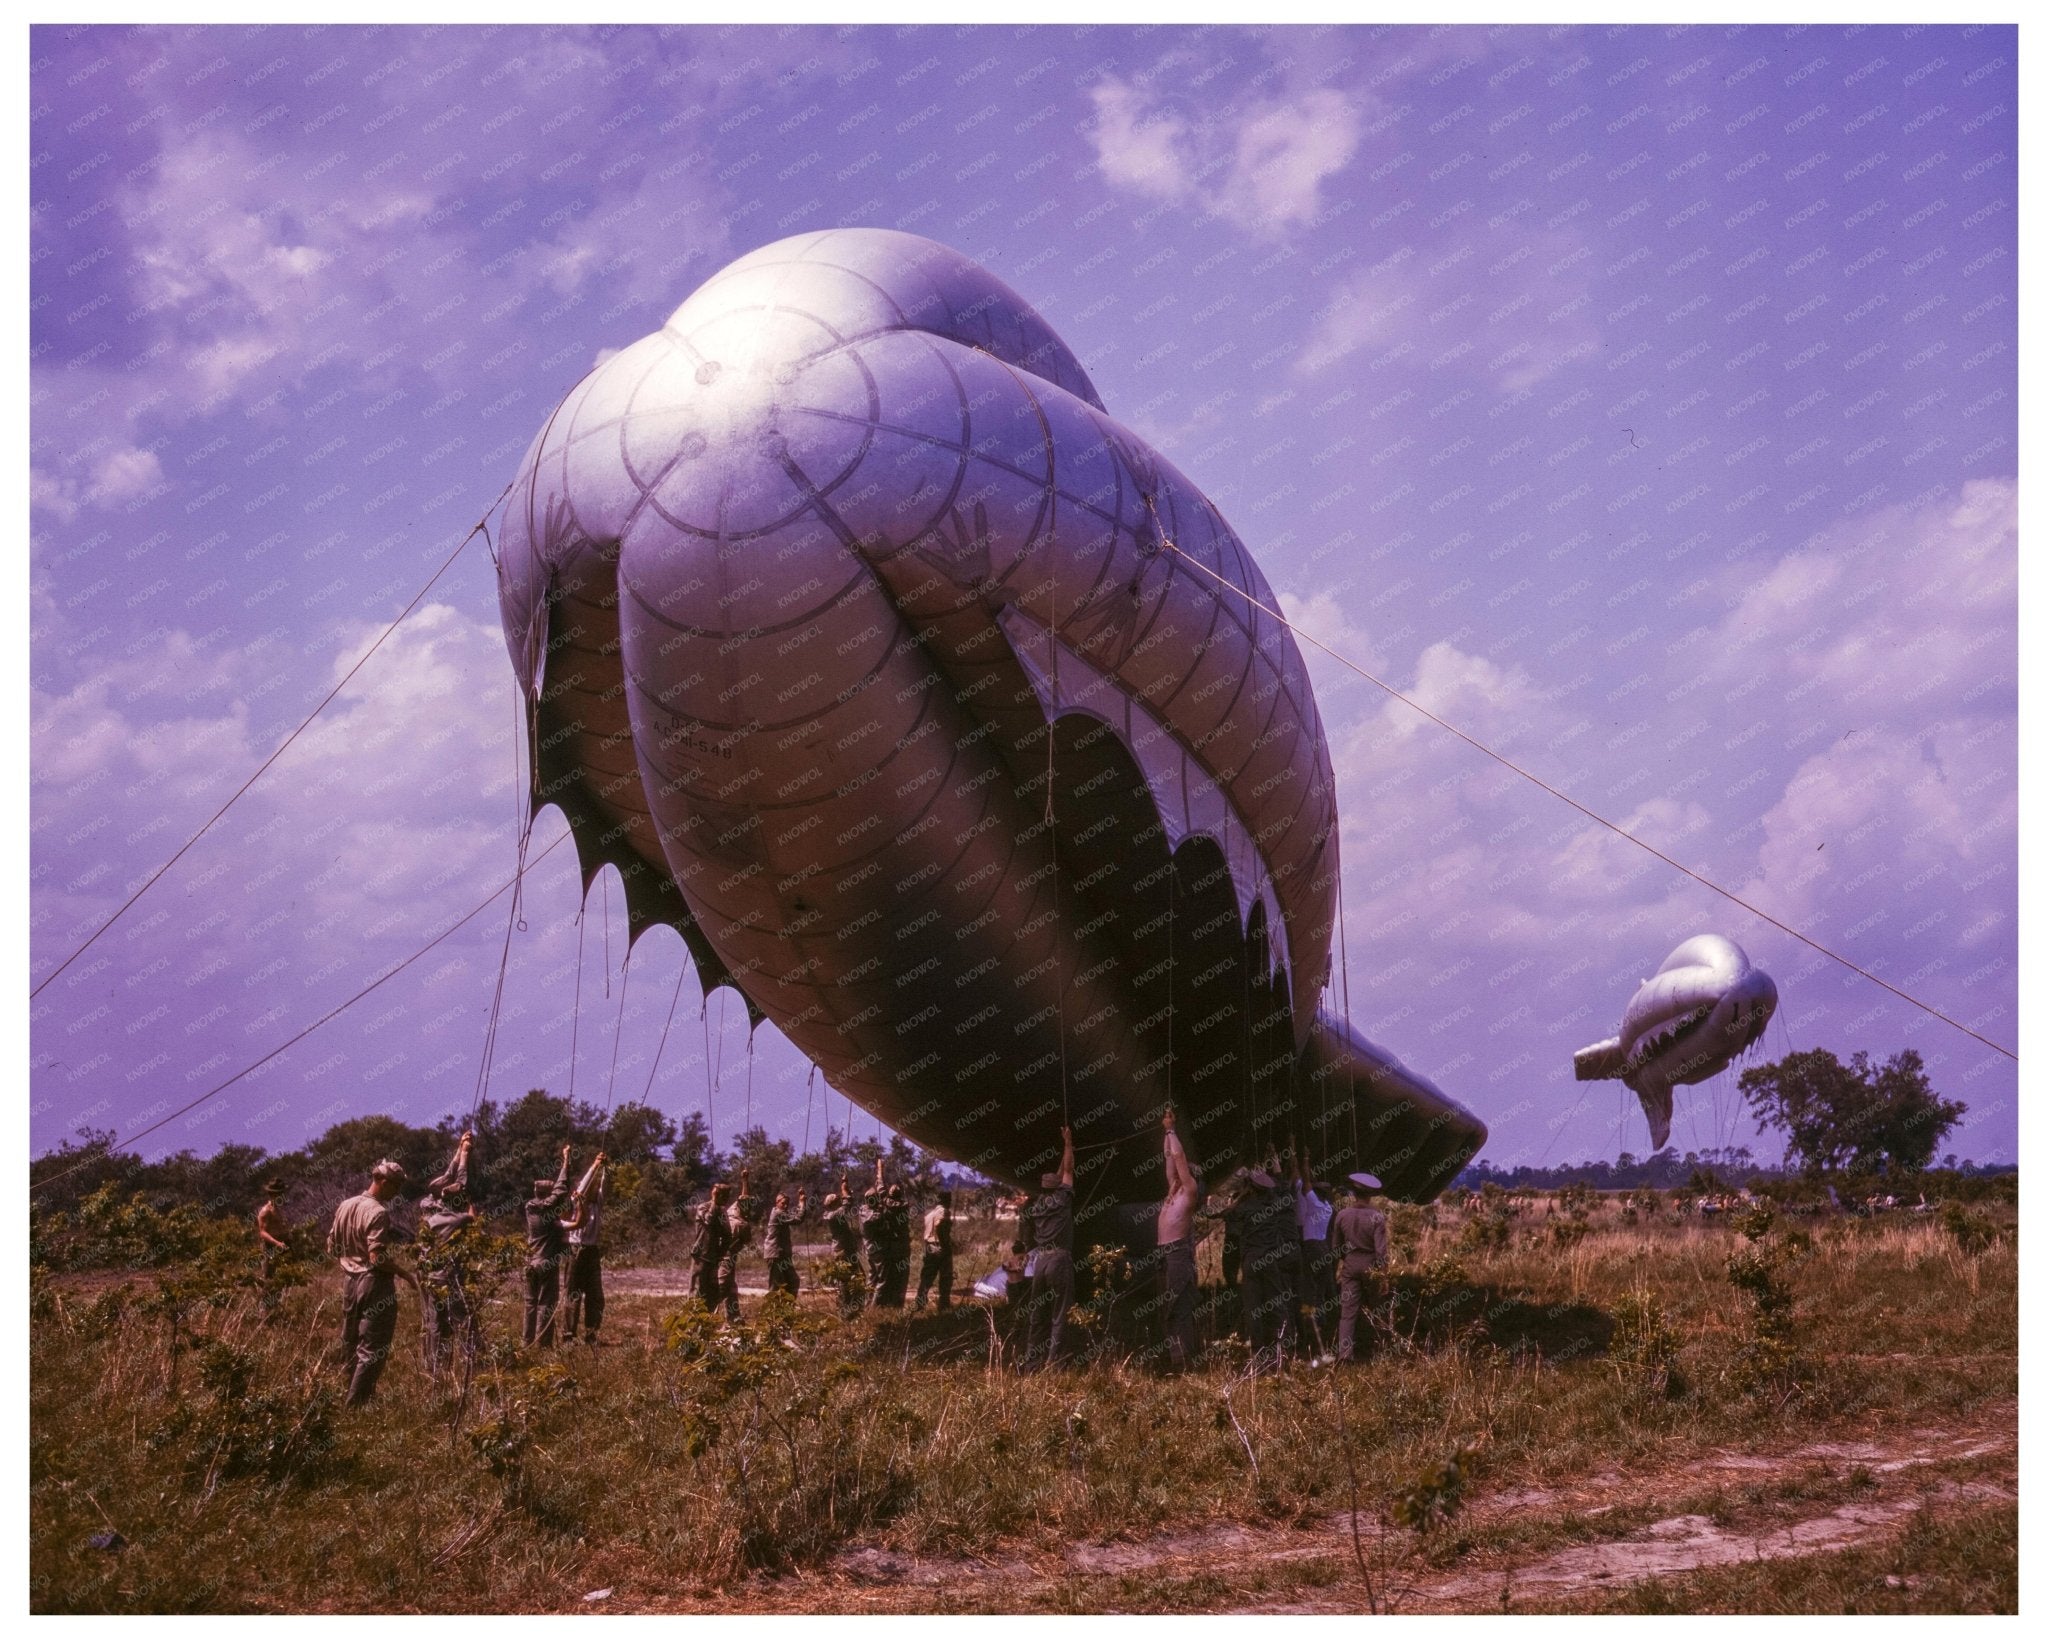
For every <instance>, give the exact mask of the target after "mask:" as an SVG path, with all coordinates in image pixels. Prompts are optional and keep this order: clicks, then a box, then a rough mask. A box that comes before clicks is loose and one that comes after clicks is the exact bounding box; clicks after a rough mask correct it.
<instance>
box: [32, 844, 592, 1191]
mask: <svg viewBox="0 0 2048 1639" xmlns="http://www.w3.org/2000/svg"><path fill="white" fill-rule="evenodd" d="M569 836H570V833H569V832H567V831H564V832H563V833H562V834H561V835H560V836H558V837H556V838H555V840H554V841H553V842H551V843H549V844H548V845H547V846H546V847H545V848H543V849H542V850H541V851H540V852H539V853H538V854H536V855H534V857H533V863H535V864H538V863H539V862H540V861H541V860H543V859H545V858H547V856H548V855H549V854H551V853H553V852H554V851H555V850H556V849H557V848H559V847H561V845H562V844H563V843H564V842H567V841H568V840H569ZM518 880H519V879H518V877H517V876H514V877H512V878H510V879H509V880H507V881H506V882H504V883H502V884H501V885H499V886H498V887H496V888H493V889H492V890H491V891H490V893H488V894H487V895H485V896H484V897H483V898H482V899H481V900H479V901H478V902H477V904H476V906H475V908H474V909H472V910H469V911H466V912H464V913H463V914H462V915H461V916H459V917H457V918H456V919H455V920H454V921H453V922H451V923H449V924H448V926H447V927H445V928H443V929H442V930H441V931H440V932H439V933H437V934H435V935H434V937H433V938H431V939H429V940H428V941H427V942H426V943H425V944H424V945H422V946H420V948H419V949H418V950H416V951H414V952H413V953H412V954H411V955H410V956H408V957H406V959H405V960H404V961H402V962H400V963H399V964H398V965H397V966H396V967H393V968H389V969H387V970H386V971H385V972H384V973H382V974H381V975H379V976H378V977H377V978H375V979H372V980H371V981H370V982H369V983H368V984H366V985H364V986H363V988H362V989H361V990H358V991H357V992H356V993H355V994H354V995H353V996H351V997H349V999H348V1000H347V1001H345V1002H343V1003H342V1004H341V1005H340V1006H338V1007H333V1008H330V1009H328V1011H327V1012H325V1013H323V1014H321V1015H320V1017H319V1018H317V1019H315V1020H314V1021H313V1022H312V1023H311V1024H309V1025H307V1026H306V1028H305V1029H303V1030H301V1031H299V1032H298V1033H297V1034H296V1035H292V1036H287V1037H286V1038H285V1039H284V1040H283V1041H281V1042H279V1043H278V1044H277V1046H275V1047H273V1048H272V1049H271V1050H270V1051H269V1052H267V1053H265V1054H264V1055H263V1057H261V1058H260V1059H258V1060H257V1061H256V1062H255V1063H254V1064H251V1065H248V1066H246V1067H245V1068H243V1069H240V1070H237V1071H236V1072H235V1073H234V1074H233V1075H231V1076H229V1077H228V1078H227V1080H225V1081H220V1082H216V1083H215V1084H214V1085H213V1086H211V1087H209V1088H207V1090H206V1091H205V1092H203V1093H201V1094H200V1095H199V1096H198V1097H197V1098H195V1099H193V1100H192V1101H191V1102H190V1103H188V1104H181V1105H179V1106H178V1107H177V1108H176V1109H175V1110H173V1111H171V1113H170V1114H169V1115H167V1116H165V1117H164V1118H163V1119H162V1120H161V1121H154V1122H151V1123H150V1124H149V1125H148V1126H147V1127H144V1128H142V1129H141V1131H139V1132H134V1133H129V1134H126V1135H124V1136H122V1137H120V1138H117V1139H114V1140H112V1141H111V1142H110V1143H109V1145H108V1150H107V1153H109V1154H111V1153H112V1152H113V1144H115V1143H119V1144H133V1143H134V1142H135V1141H136V1140H137V1139H142V1138H147V1137H148V1136H149V1135H150V1134H151V1133H153V1132H156V1131H159V1130H160V1129H162V1128H164V1127H167V1126H169V1125H170V1124H171V1123H172V1122H173V1121H175V1120H177V1119H178V1117H179V1116H181V1115H184V1114H186V1113H187V1112H188V1111H191V1110H196V1109H198V1108H199V1106H200V1105H202V1104H204V1103H205V1102H206V1101H207V1100H208V1099H210V1098H213V1097H216V1096H217V1095H219V1094H221V1093H224V1092H226V1091H227V1090H228V1089H229V1088H230V1087H232V1086H234V1084H235V1083H236V1082H238V1081H240V1080H242V1079H243V1078H244V1077H245V1076H250V1075H254V1074H255V1073H256V1072H257V1071H258V1070H260V1069H262V1068H263V1066H264V1065H266V1064H268V1063H269V1062H270V1061H271V1060H272V1059H274V1058H276V1057H277V1056H278V1055H279V1054H281V1053H283V1052H285V1051H286V1050H287V1049H289V1048H292V1047H296V1046H297V1045H298V1044H299V1043H300V1042H302V1041H304V1040H305V1039H306V1038H307V1037H308V1036H310V1035H312V1033H313V1032H314V1031H316V1030H318V1029H319V1028H320V1027H321V1026H322V1025H323V1024H325V1023H327V1021H328V1020H330V1019H333V1018H337V1017H339V1016H340V1015H341V1014H343V1013H345V1012H347V1011H348V1010H349V1009H350V1008H351V1007H354V1006H355V1005H356V1003H357V1002H359V1001H361V1000H362V999H363V998H364V997H365V996H367V995H369V994H370V992H371V991H373V990H375V989H377V988H378V987H379V986H380V985H383V984H385V983H386V982H388V981H389V980H392V979H395V978H397V977H398V975H399V974H401V973H403V972H404V971H405V970H406V969H407V968H409V967H411V966H412V965H413V963H415V962H417V961H418V960H419V959H420V958H421V957H422V956H424V955H426V954H427V952H428V951H430V950H432V949H433V948H434V947H435V946H436V945H438V944H440V943H441V941H442V940H444V939H446V938H447V937H448V936H449V935H450V934H452V933H453V932H455V930H456V929H457V928H460V927H462V926H463V925H464V924H465V923H468V922H470V921H472V920H474V919H475V918H476V917H477V916H478V915H480V914H481V913H482V912H483V910H484V909H485V907H486V906H488V905H489V904H490V903H491V902H492V901H493V900H495V899H496V898H497V897H498V895H499V894H501V893H504V892H505V891H506V890H507V889H508V888H511V887H512V886H513V885H514V883H516V882H517V881H518ZM89 1165H91V1162H90V1161H80V1162H77V1163H75V1164H74V1165H72V1166H69V1167H66V1168H65V1169H64V1170H63V1171H62V1172H59V1173H53V1174H52V1175H51V1176H50V1177H48V1178H44V1179H40V1180H38V1185H39V1187H47V1186H49V1185H51V1184H54V1183H56V1182H57V1181H58V1180H59V1179H61V1178H68V1177H70V1176H71V1174H72V1173H74V1172H77V1171H78V1170H79V1169H80V1168H81V1167H85V1166H89Z"/></svg>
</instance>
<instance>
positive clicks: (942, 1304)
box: [917, 1189, 953, 1314]
mask: <svg viewBox="0 0 2048 1639" xmlns="http://www.w3.org/2000/svg"><path fill="white" fill-rule="evenodd" d="M921 1238H922V1240H923V1242H924V1259H923V1261H922V1262H921V1263H920V1264H919V1265H918V1269H917V1307H918V1309H919V1310H920V1311H922V1310H923V1308H924V1300H925V1299H926V1297H928V1296H929V1295H930V1293H931V1289H932V1283H933V1282H935V1281H936V1282H937V1283H938V1288H939V1313H941V1314H944V1313H945V1312H946V1311H947V1310H948V1309H950V1308H952V1307H953V1192H952V1191H951V1190H950V1189H942V1190H940V1191H939V1204H938V1205H937V1206H935V1207H933V1208H932V1209H931V1211H929V1212H927V1213H926V1214H925V1215H924V1225H923V1230H922V1236H921Z"/></svg>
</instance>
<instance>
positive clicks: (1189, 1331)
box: [1159, 1235, 1195, 1371]
mask: <svg viewBox="0 0 2048 1639" xmlns="http://www.w3.org/2000/svg"><path fill="white" fill-rule="evenodd" d="M1159 1279H1160V1285H1161V1286H1162V1288H1163V1289H1164V1292H1163V1295H1164V1297H1165V1300H1166V1358H1167V1362H1168V1363H1169V1364H1170V1365H1171V1366H1172V1367H1173V1369H1174V1370H1175V1371H1185V1370H1186V1369H1187V1368H1188V1367H1189V1366H1192V1365H1193V1364H1194V1361H1195V1242H1194V1237H1192V1236H1188V1235H1184V1236H1182V1237H1181V1238H1180V1239H1179V1240H1177V1241H1168V1242H1167V1243H1166V1244H1165V1245H1164V1246H1162V1247H1161V1248H1160V1249H1159Z"/></svg>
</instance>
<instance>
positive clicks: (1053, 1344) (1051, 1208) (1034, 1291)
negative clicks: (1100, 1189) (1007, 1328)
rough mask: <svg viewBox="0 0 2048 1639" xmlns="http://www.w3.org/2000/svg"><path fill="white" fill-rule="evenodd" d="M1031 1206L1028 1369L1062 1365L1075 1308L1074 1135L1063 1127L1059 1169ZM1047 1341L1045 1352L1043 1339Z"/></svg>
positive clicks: (1041, 1184)
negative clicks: (1069, 1319) (1071, 1311)
mask: <svg viewBox="0 0 2048 1639" xmlns="http://www.w3.org/2000/svg"><path fill="white" fill-rule="evenodd" d="M1038 1182H1039V1192H1038V1195H1037V1197H1036V1198H1035V1199H1034V1200H1033V1201H1032V1203H1031V1226H1030V1229H1031V1237H1030V1238H1031V1248H1032V1254H1033V1256H1034V1258H1035V1259H1036V1262H1034V1263H1033V1265H1032V1272H1031V1328H1030V1330H1029V1331H1028V1332H1027V1333H1026V1334H1025V1341H1024V1370H1025V1371H1036V1370H1042V1369H1044V1368H1045V1367H1047V1366H1054V1365H1057V1364H1058V1363H1059V1358H1060V1344H1061V1342H1062V1341H1063V1340H1064V1338H1065V1336H1066V1330H1067V1311H1068V1310H1069V1309H1070V1308H1072V1307H1073V1304H1074V1130H1073V1128H1071V1127H1062V1128H1060V1170H1059V1171H1058V1172H1048V1173H1046V1174H1045V1175H1044V1176H1043V1177H1041V1178H1040V1179H1039V1181H1038ZM1041 1338H1043V1339H1044V1348H1043V1350H1042V1351H1041V1349H1040V1347H1039V1340H1040V1339H1041Z"/></svg>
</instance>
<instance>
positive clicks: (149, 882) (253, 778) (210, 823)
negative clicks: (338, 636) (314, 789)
mask: <svg viewBox="0 0 2048 1639" xmlns="http://www.w3.org/2000/svg"><path fill="white" fill-rule="evenodd" d="M515 482H516V480H515ZM511 493H512V485H511V484H507V485H506V486H505V487H504V488H503V489H502V490H500V491H499V492H498V500H497V501H493V502H492V503H491V504H490V506H489V507H487V508H486V509H485V511H484V515H483V517H481V518H479V519H478V520H477V521H476V522H475V523H474V524H473V525H471V526H470V530H469V533H468V534H467V535H464V536H463V537H462V539H461V541H460V542H459V543H458V544H457V545H456V548H455V550H454V551H453V552H451V553H449V554H448V556H447V557H445V558H443V559H442V560H441V567H440V568H439V569H436V570H435V571H434V572H433V574H431V575H429V576H428V577H427V584H426V585H424V586H422V587H421V588H420V589H419V590H418V591H417V592H415V593H414V594H413V598H412V602H410V603H408V604H407V605H406V606H405V607H404V608H403V609H401V610H399V611H398V616H397V618H396V619H395V620H393V621H392V622H391V624H390V625H389V626H386V627H385V628H384V630H383V631H382V632H380V633H378V634H377V641H376V642H374V643H372V644H371V645H370V646H369V647H368V648H367V649H365V650H364V651H363V652H362V655H361V657H360V658H359V659H358V660H357V661H356V663H355V664H354V665H353V666H351V667H349V669H348V670H347V671H346V672H344V673H343V674H342V679H341V681H340V682H339V683H337V684H335V685H334V687H333V688H331V689H329V690H328V691H327V693H326V694H325V695H323V696H322V697H321V700H320V703H319V704H318V705H317V706H315V707H314V708H313V709H312V710H311V711H309V712H307V713H306V719H305V721H304V722H302V723H300V724H299V726H298V727H297V728H295V729H293V730H292V731H291V733H289V734H287V735H286V736H285V737H284V739H283V741H282V742H281V743H280V744H279V745H278V748H277V749H276V750H275V751H273V752H272V753H271V754H270V755H269V756H268V757H265V758H264V759H263V761H262V762H260V763H259V764H257V765H256V772H255V773H253V774H251V775H250V776H249V777H248V778H247V779H246V780H244V781H243V782H242V783H241V784H240V785H238V786H236V787H235V789H234V792H233V794H232V795H230V796H229V798H228V800H227V801H226V802H224V803H222V804H221V805H220V806H219V807H218V808H216V809H215V810H214V811H213V817H212V818H211V819H209V820H207V822H206V823H205V824H204V825H202V826H200V827H199V829H198V830H196V831H194V832H193V833H192V834H191V835H190V836H189V837H187V838H186V839H185V841H184V842H183V844H182V845H181V846H180V847H179V849H178V851H177V852H176V853H175V854H173V855H171V857H170V858H169V859H167V860H165V861H164V862H163V863H162V864H161V865H159V866H158V867H157V868H156V869H155V870H154V871H152V872H150V874H149V875H148V876H147V877H146V878H144V880H143V883H142V886H141V887H139V888H137V889H136V890H135V891H134V892H133V893H132V894H130V895H129V896H128V897H127V898H126V899H125V900H123V901H122V902H121V907H120V909H119V910H117V911H115V912H114V914H113V915H112V916H110V917H108V918H107V919H106V920H105V921H104V922H102V923H101V924H100V925H99V926H98V927H96V928H94V929H93V930H92V932H91V933H90V934H88V935H87V936H86V941H85V943H84V944H82V945H80V946H79V947H78V948H77V949H76V950H74V951H73V952H72V953H71V954H70V955H69V956H67V957H65V958H64V960H63V961H61V962H59V963H58V964H57V965H56V966H55V967H54V968H52V969H51V970H50V972H49V974H48V976H47V977H45V978H44V980H43V982H42V983H41V984H39V985H37V986H36V987H35V988H34V989H33V990H31V991H30V992H29V993H28V996H29V1000H30V1001H34V1000H35V999H36V997H38V996H40V995H41V994H42V993H43V992H44V990H46V989H47V988H48V987H49V986H50V984H51V983H52V982H53V981H54V980H55V979H56V977H57V975H58V974H60V973H62V972H63V971H64V970H65V969H66V968H68V967H69V966H70V965H71V964H72V963H73V962H75V961H77V960H78V959H79V957H81V956H83V955H84V954H85V953H86V952H87V951H88V950H90V949H92V947H93V945H94V944H95V943H96V942H97V941H98V939H99V937H100V935H101V934H103V933H105V932H106V931H107V929H109V928H111V927H112V926H113V925H114V924H115V923H116V922H118V921H120V920H121V918H122V917H124V916H126V915H127V914H128V911H129V909H130V907H132V906H133V905H134V903H135V901H136V900H138V899H140V898H141V897H142V896H143V895H144V894H146V893H148V892H149V890H150V889H151V888H153V887H155V886H156V885H157V883H158V882H159V881H160V880H162V878H163V875H164V873H165V872H166V871H168V870H169V869H170V868H171V867H172V866H173V865H175V864H177V863H178V861H179V860H181V859H183V858H184V857H185V855H186V854H187V853H189V852H190V851H191V849H192V845H193V844H194V843H196V842H197V841H198V840H199V839H200V838H201V837H203V836H205V835H206V833H207V832H208V831H211V830H212V829H213V828H214V826H215V825H217V824H218V823H219V822H220V817H221V816H222V815H223V814H225V813H226V812H227V811H228V810H229V809H230V808H232V807H234V806H235V804H236V803H237V802H238V801H240V800H241V797H242V794H243V793H244V792H246V791H247V790H248V789H249V787H250V786H252V785H254V784H255V783H256V782H257V781H258V780H260V779H262V778H263V776H264V774H265V772H266V771H267V770H268V769H269V768H270V765H271V764H272V763H274V762H276V761H277V759H278V758H280V757H282V756H283V755H284V754H285V752H287V751H288V750H290V749H291V744H292V742H293V741H294V740H296V739H297V738H298V737H299V736H300V735H301V734H304V733H305V732H306V730H307V729H309V728H311V727H312V726H313V719H314V718H316V717H318V716H319V715H320V714H321V713H322V712H323V711H325V710H326V709H327V708H328V707H329V706H330V705H332V704H333V702H334V697H335V696H336V695H338V694H340V693H341V691H342V690H343V689H345V688H347V687H348V685H349V681H350V679H352V678H353V677H354V676H355V675H356V673H357V672H359V671H361V670H362V669H363V667H364V666H365V665H367V664H368V663H369V659H370V656H371V655H373V654H375V653H376V652H377V651H378V650H379V649H381V648H383V646H384V640H385V639H386V638H388V637H389V636H390V635H391V634H392V633H393V632H395V631H397V630H398V628H399V626H400V625H401V624H403V622H404V620H405V617H406V616H407V615H409V614H411V613H412V612H413V610H415V609H417V608H418V607H419V605H420V600H421V599H422V598H424V597H425V596H426V595H427V594H428V593H429V592H431V591H432V590H433V589H434V583H435V582H436V581H438V580H440V578H441V577H442V576H443V575H445V574H447V572H448V569H449V567H450V565H452V564H453V563H454V562H455V560H456V559H457V558H459V557H461V556H462V549H463V548H464V547H466V546H468V545H469V543H470V542H471V541H473V540H475V539H476V537H477V535H478V533H479V532H480V531H482V529H483V527H484V525H485V523H487V522H488V521H489V519H490V516H491V514H492V513H493V512H495V511H497V510H498V501H502V500H504V499H505V497H506V496H507V495H509V494H511ZM486 539H488V537H486Z"/></svg>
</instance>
